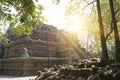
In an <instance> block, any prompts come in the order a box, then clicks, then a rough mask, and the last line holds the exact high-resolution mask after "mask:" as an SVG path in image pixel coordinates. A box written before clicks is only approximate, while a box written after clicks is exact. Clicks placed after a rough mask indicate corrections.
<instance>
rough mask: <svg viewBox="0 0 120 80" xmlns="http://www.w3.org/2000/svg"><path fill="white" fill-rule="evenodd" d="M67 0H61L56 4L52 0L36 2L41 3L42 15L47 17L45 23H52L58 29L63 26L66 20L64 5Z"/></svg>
mask: <svg viewBox="0 0 120 80" xmlns="http://www.w3.org/2000/svg"><path fill="white" fill-rule="evenodd" d="M68 1H69V0H61V2H60V3H59V4H58V5H57V4H55V3H53V2H52V0H40V1H39V3H38V4H42V5H43V7H44V8H45V10H44V11H43V15H44V16H45V17H46V18H47V20H48V21H47V22H45V23H46V24H50V25H54V26H56V27H57V28H59V29H63V28H64V27H65V24H66V21H65V19H64V13H65V6H66V5H67V4H68Z"/></svg>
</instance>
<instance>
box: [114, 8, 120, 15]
mask: <svg viewBox="0 0 120 80" xmlns="http://www.w3.org/2000/svg"><path fill="white" fill-rule="evenodd" d="M119 11H120V6H119V7H118V9H117V10H116V11H115V14H117V13H118V12H119Z"/></svg>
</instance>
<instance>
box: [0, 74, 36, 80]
mask: <svg viewBox="0 0 120 80" xmlns="http://www.w3.org/2000/svg"><path fill="white" fill-rule="evenodd" d="M35 77H36V76H26V77H15V76H6V75H0V80H34V79H35Z"/></svg>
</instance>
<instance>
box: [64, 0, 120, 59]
mask: <svg viewBox="0 0 120 80" xmlns="http://www.w3.org/2000/svg"><path fill="white" fill-rule="evenodd" d="M92 1H93V0H72V1H71V2H70V3H69V5H68V6H67V9H66V14H65V15H66V16H67V17H66V19H68V21H69V20H70V17H71V16H73V15H76V14H77V15H79V18H81V19H80V23H81V22H82V24H83V26H84V27H83V30H86V31H88V32H89V33H90V35H93V34H94V37H93V39H94V44H93V47H92V49H91V48H89V50H92V53H101V43H100V35H99V26H98V19H97V12H96V3H95V2H94V3H91V2H92ZM114 4H115V6H114V7H115V12H116V11H117V10H118V12H117V13H116V19H117V21H118V23H117V25H118V30H119V34H120V23H119V22H120V16H119V15H120V11H119V9H120V6H119V5H120V0H114ZM101 12H102V18H103V25H104V27H105V29H104V31H105V36H107V34H108V33H109V32H110V31H111V13H110V7H109V0H101ZM81 44H82V43H81ZM114 46H115V45H114V34H113V33H112V34H111V35H110V36H109V37H108V39H107V47H108V54H109V56H110V58H113V56H114V53H115V48H114Z"/></svg>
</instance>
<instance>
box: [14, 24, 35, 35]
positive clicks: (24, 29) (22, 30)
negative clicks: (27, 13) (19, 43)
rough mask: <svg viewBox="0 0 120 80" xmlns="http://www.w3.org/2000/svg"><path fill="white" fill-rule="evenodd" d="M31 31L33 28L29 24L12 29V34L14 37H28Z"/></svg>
mask: <svg viewBox="0 0 120 80" xmlns="http://www.w3.org/2000/svg"><path fill="white" fill-rule="evenodd" d="M32 30H33V27H32V26H31V25H30V24H29V23H25V24H20V25H18V26H17V27H16V28H13V30H12V32H13V34H14V35H17V36H21V35H27V36H28V35H30V34H31V32H32Z"/></svg>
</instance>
